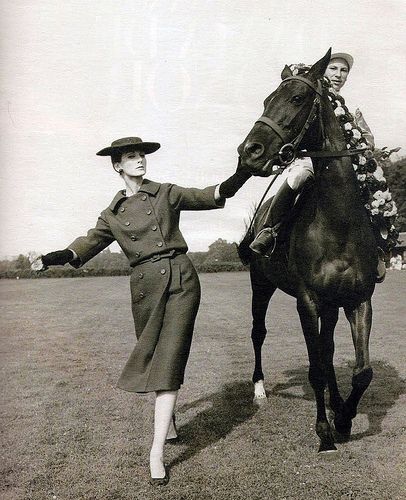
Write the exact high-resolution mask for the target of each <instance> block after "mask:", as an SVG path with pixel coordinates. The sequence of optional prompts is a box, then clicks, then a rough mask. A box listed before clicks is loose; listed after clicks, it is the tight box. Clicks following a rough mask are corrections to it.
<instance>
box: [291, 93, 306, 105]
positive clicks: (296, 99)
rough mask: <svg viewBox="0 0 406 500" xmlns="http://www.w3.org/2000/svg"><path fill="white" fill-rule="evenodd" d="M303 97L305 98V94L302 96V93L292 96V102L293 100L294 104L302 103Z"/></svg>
mask: <svg viewBox="0 0 406 500" xmlns="http://www.w3.org/2000/svg"><path fill="white" fill-rule="evenodd" d="M303 99H304V96H302V95H295V96H293V97H292V99H291V102H293V104H302V102H303Z"/></svg>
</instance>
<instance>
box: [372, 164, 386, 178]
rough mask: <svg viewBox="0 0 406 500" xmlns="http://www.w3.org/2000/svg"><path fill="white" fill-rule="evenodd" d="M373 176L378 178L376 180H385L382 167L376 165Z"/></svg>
mask: <svg viewBox="0 0 406 500" xmlns="http://www.w3.org/2000/svg"><path fill="white" fill-rule="evenodd" d="M374 177H375V179H378V181H382V180H385V178H384V176H383V170H382V167H376V170H375V172H374Z"/></svg>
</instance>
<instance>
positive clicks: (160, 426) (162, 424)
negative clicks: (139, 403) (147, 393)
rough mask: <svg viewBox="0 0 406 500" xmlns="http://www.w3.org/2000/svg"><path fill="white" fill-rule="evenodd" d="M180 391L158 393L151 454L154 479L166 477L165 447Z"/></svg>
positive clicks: (150, 461)
mask: <svg viewBox="0 0 406 500" xmlns="http://www.w3.org/2000/svg"><path fill="white" fill-rule="evenodd" d="M177 397H178V391H158V392H156V399H155V418H154V440H153V443H152V447H151V452H150V460H149V463H150V469H151V477H152V478H163V477H165V466H164V445H165V440H166V437H167V435H168V431H169V427H170V424H171V422H172V416H173V412H174V409H175V404H176V398H177Z"/></svg>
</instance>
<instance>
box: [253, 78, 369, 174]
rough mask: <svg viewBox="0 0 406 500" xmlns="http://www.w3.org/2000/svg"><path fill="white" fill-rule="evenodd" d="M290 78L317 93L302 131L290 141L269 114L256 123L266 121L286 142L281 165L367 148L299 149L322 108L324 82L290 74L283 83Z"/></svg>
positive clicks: (360, 150)
mask: <svg viewBox="0 0 406 500" xmlns="http://www.w3.org/2000/svg"><path fill="white" fill-rule="evenodd" d="M289 80H297V81H300V82H304V83H305V84H306V85H307V86H309V87H310V88H311V89H312V90H313V91H314V93H315V96H314V99H313V104H312V107H311V109H310V112H309V115H308V116H307V120H306V122H305V124H304V125H303V127H302V129H301V131H300V132H299V134H298V135H297V136H296V137H295V139H294V140H293V141H289V139H288V137H287V136H286V134H285V132H284V130H282V128H281V126H280V125H278V124H277V123H276V122H275V121H274V120H272V119H271V118H268V117H267V116H264V115H262V116H260V117H259V118H258V120H257V121H256V123H259V122H260V123H265V125H267V126H268V127H270V128H271V129H272V130H273V131H274V132H275V133H276V134H277V135H278V136H279V137H280V138H281V139H282V142H283V143H284V144H283V146H282V147H281V149H280V150H279V153H278V157H279V161H280V164H281V165H284V166H287V165H289V164H290V163H292V162H293V161H294V160H295V159H296V157H299V158H305V157H310V158H337V157H341V156H353V155H356V154H358V153H361V152H362V151H365V149H351V150H350V149H348V150H345V151H298V148H299V145H300V143H301V142H302V139H303V137H304V136H305V134H306V132H307V131H308V129H309V127H310V125H311V124H312V123H313V121H314V119H315V118H316V116H317V111H318V109H319V108H320V97H321V96H322V95H323V94H322V83H321V80H320V79H319V80H317V86H316V85H315V84H314V83H313V82H311V81H310V80H308V79H307V78H304V77H303V76H299V75H297V76H289V77H288V78H285V79H284V80H283V81H282V83H281V85H283V84H284V83H286V82H288V81H289Z"/></svg>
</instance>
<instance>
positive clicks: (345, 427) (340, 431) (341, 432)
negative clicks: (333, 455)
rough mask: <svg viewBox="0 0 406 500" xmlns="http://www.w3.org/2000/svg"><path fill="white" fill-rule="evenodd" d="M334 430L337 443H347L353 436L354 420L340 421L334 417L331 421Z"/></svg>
mask: <svg viewBox="0 0 406 500" xmlns="http://www.w3.org/2000/svg"><path fill="white" fill-rule="evenodd" d="M330 425H331V430H332V432H333V436H334V441H335V442H336V443H346V442H348V441H349V440H350V438H351V428H352V420H350V421H348V422H339V421H337V419H334V420H332V421H331V422H330Z"/></svg>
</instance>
